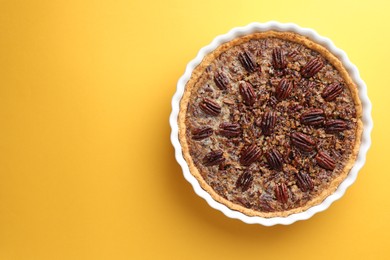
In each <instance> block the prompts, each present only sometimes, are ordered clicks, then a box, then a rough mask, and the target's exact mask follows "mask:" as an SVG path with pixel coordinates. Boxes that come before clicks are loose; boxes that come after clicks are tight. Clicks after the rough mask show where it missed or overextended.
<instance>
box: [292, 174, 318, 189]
mask: <svg viewBox="0 0 390 260" xmlns="http://www.w3.org/2000/svg"><path fill="white" fill-rule="evenodd" d="M296 178H297V185H298V187H299V188H300V189H301V191H303V192H306V191H310V190H312V189H313V188H314V184H313V181H312V180H311V178H310V176H309V174H307V173H303V172H298V173H297V174H296Z"/></svg>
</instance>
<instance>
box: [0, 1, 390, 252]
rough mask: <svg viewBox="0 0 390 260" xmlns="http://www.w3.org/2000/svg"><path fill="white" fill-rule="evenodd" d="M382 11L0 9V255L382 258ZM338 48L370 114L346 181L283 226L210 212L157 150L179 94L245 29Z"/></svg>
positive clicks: (96, 5) (358, 7) (117, 4)
mask: <svg viewBox="0 0 390 260" xmlns="http://www.w3.org/2000/svg"><path fill="white" fill-rule="evenodd" d="M389 11H390V4H389V2H388V1H385V0H383V1H374V0H372V1H364V2H363V1H361V2H359V1H340V0H337V1H330V0H329V1H323V0H321V1H301V0H295V1H291V2H283V1H270V0H266V1H263V0H261V1H259V0H253V1H237V0H235V1H231V0H221V1H211V0H197V1H182V0H168V1H141V0H132V1H131V0H130V1H119V0H110V1H76V0H74V1H69V0H66V1H65V0H64V1H54V0H47V1H38V0H34V1H18V0H12V1H11V0H10V1H2V0H0V259H1V260H3V259H4V260H8V259H29V260H30V259H212V258H213V259H217V258H221V259H222V258H223V259H249V258H250V259H295V258H297V259H298V258H299V259H305V258H312V257H315V258H317V259H348V258H349V259H389V258H390V246H389V241H390V198H389V195H390V188H389V185H390V184H389V182H390V171H389V158H388V157H389V156H390V152H389V149H388V147H390V138H389V134H388V129H389V127H390V124H389V112H388V111H390V101H389V97H390V84H389V82H390V78H389V76H390V72H389V62H390V47H389V46H390V35H389V31H390V30H389V29H390V28H389V27H390V15H389ZM268 20H278V21H281V22H295V23H297V24H299V25H301V26H302V27H311V28H314V29H315V30H317V31H318V32H319V33H320V34H321V35H324V36H327V37H330V38H331V39H332V40H333V41H334V43H335V44H336V45H337V46H338V47H340V48H342V49H344V50H345V51H346V52H347V53H348V54H349V57H350V59H351V61H352V62H353V63H355V64H356V65H357V66H358V67H359V69H360V72H361V76H362V78H363V79H364V80H365V81H366V83H367V86H368V92H369V97H370V98H371V101H372V103H373V119H374V123H375V126H374V132H373V134H372V141H373V145H372V148H371V150H370V151H369V153H368V157H367V163H366V165H365V166H364V168H363V170H362V171H361V172H360V174H359V177H358V179H357V181H356V183H355V184H354V185H353V186H352V187H351V188H349V189H348V191H347V192H346V194H345V196H344V197H343V198H342V199H341V200H339V201H337V202H336V203H334V204H333V205H332V206H331V207H330V208H329V209H328V210H327V211H326V212H323V213H319V214H317V215H315V216H314V217H313V218H311V219H310V220H308V221H301V222H297V223H295V224H293V225H291V226H276V227H271V228H267V227H262V226H260V225H246V224H244V223H242V222H240V221H238V220H232V219H229V218H227V217H225V216H224V215H223V214H222V213H220V212H219V211H216V210H214V209H212V208H210V207H209V206H208V205H207V204H206V202H205V201H204V200H203V199H201V198H199V197H198V196H197V195H195V193H194V192H193V190H192V187H191V186H190V184H189V183H187V182H186V181H185V180H184V178H183V176H182V172H181V169H180V168H179V166H178V164H177V163H176V161H175V159H174V155H173V148H172V146H171V144H170V140H169V134H170V127H169V124H168V116H169V114H170V111H171V107H170V100H171V97H172V95H173V93H174V92H175V89H176V82H177V80H178V78H179V77H180V76H181V75H182V73H183V72H184V68H185V66H186V64H187V62H189V61H190V60H191V59H192V58H194V57H195V55H196V53H197V51H198V50H199V49H200V48H201V47H202V46H204V45H206V44H208V43H209V42H211V40H212V39H213V38H214V37H215V36H216V35H219V34H222V33H225V32H227V31H228V30H229V29H230V28H232V27H235V26H243V25H246V24H248V23H250V22H253V21H259V22H265V21H268Z"/></svg>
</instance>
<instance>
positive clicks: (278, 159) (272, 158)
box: [265, 149, 283, 170]
mask: <svg viewBox="0 0 390 260" xmlns="http://www.w3.org/2000/svg"><path fill="white" fill-rule="evenodd" d="M265 158H266V159H267V162H268V165H269V166H270V167H271V169H274V170H281V169H282V167H283V156H282V155H281V154H280V153H279V151H278V150H276V149H272V150H270V151H268V152H267V153H266V154H265Z"/></svg>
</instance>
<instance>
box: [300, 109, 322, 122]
mask: <svg viewBox="0 0 390 260" xmlns="http://www.w3.org/2000/svg"><path fill="white" fill-rule="evenodd" d="M324 120H325V113H324V110H322V109H320V108H312V109H310V110H308V111H306V112H305V113H303V114H302V115H301V123H302V124H305V125H321V124H322V123H323V122H324Z"/></svg>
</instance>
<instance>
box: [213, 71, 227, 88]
mask: <svg viewBox="0 0 390 260" xmlns="http://www.w3.org/2000/svg"><path fill="white" fill-rule="evenodd" d="M214 82H215V85H217V87H218V88H219V89H220V90H225V89H227V87H228V85H229V78H228V77H227V76H226V74H225V73H224V72H222V71H221V72H216V73H215V75H214Z"/></svg>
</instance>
